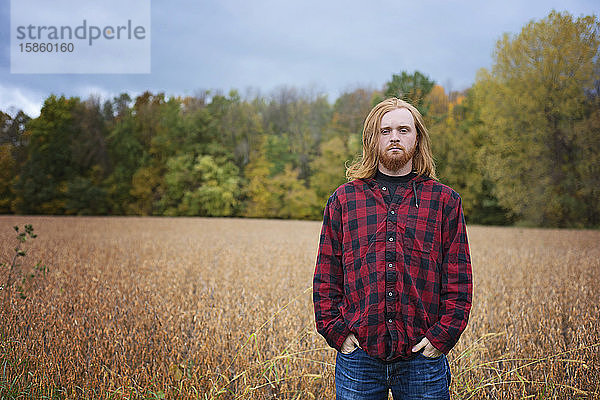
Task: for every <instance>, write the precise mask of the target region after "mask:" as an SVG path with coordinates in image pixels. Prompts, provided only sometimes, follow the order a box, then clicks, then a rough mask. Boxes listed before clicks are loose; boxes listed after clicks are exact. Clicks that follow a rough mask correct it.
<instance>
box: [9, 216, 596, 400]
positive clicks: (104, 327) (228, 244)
mask: <svg viewBox="0 0 600 400" xmlns="http://www.w3.org/2000/svg"><path fill="white" fill-rule="evenodd" d="M26 223H29V224H33V226H34V228H35V232H36V233H37V234H38V235H39V237H38V238H37V239H35V240H32V241H29V242H27V244H26V245H27V247H28V248H29V249H30V250H29V252H28V254H27V256H26V257H24V258H22V261H23V262H24V263H25V264H26V265H33V264H34V263H36V262H37V261H38V260H42V261H43V263H44V264H45V265H47V267H48V268H49V272H48V273H47V275H46V276H45V277H38V278H36V279H35V281H33V285H29V286H26V287H25V294H26V296H27V297H26V298H25V299H21V298H20V297H19V296H17V295H16V293H15V291H14V290H12V291H10V292H9V291H7V290H4V291H1V292H0V300H1V301H2V308H1V309H0V398H44V397H46V398H117V399H121V398H199V399H215V398H222V399H261V398H288V399H305V398H318V399H329V398H333V397H334V396H333V393H334V392H333V388H334V384H333V362H334V357H335V351H334V350H331V349H328V348H327V345H326V343H325V341H324V340H323V339H322V338H321V337H320V336H319V335H318V334H317V333H316V331H315V328H314V317H313V309H312V297H311V288H310V286H311V281H312V274H313V271H314V262H315V256H316V249H317V242H318V233H319V229H320V223H319V222H299V221H279V220H248V219H202V218H95V217H90V218H75V217H20V216H3V217H0V261H2V262H6V261H7V260H9V258H10V257H11V255H12V254H13V253H14V246H15V232H14V231H13V229H12V226H14V225H17V224H18V225H23V224H26ZM469 239H470V245H471V254H472V261H473V272H474V288H475V289H474V304H473V310H472V313H471V320H470V323H469V326H468V328H467V330H466V331H465V333H464V334H463V336H462V338H461V340H460V341H459V343H458V345H457V346H456V347H455V349H454V350H453V351H452V352H451V354H450V356H449V359H450V362H451V367H452V370H453V383H452V387H451V390H452V392H453V397H454V398H461V399H468V398H472V399H484V398H485V399H523V398H535V399H538V398H560V399H572V398H587V399H593V398H600V383H599V382H600V356H599V353H600V346H599V343H600V319H599V315H600V284H599V279H598V275H599V272H600V232H598V231H559V230H536V229H520V228H489V227H475V226H474V227H470V228H469ZM5 279H6V271H1V272H0V282H2V283H4V282H5Z"/></svg>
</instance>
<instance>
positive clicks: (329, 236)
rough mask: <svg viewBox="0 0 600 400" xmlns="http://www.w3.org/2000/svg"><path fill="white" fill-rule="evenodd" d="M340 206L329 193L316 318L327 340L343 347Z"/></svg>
mask: <svg viewBox="0 0 600 400" xmlns="http://www.w3.org/2000/svg"><path fill="white" fill-rule="evenodd" d="M341 259H342V221H341V207H340V204H339V200H338V198H337V196H336V195H335V193H334V194H333V195H331V197H329V200H328V201H327V205H326V206H325V212H324V215H323V226H322V228H321V236H320V239H319V252H318V255H317V263H316V267H315V274H314V278H313V304H314V308H315V322H316V325H317V332H319V333H320V334H321V335H323V337H324V338H325V340H326V341H327V343H328V344H329V345H330V346H331V347H333V348H334V349H336V350H338V351H340V349H341V347H342V343H343V342H344V340H345V339H346V337H348V335H349V334H350V330H349V329H348V327H347V326H346V323H345V322H344V318H343V317H342V314H341V312H340V307H341V306H342V304H343V301H344V271H343V267H342V261H341Z"/></svg>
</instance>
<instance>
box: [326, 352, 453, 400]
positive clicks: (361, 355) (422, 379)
mask: <svg viewBox="0 0 600 400" xmlns="http://www.w3.org/2000/svg"><path fill="white" fill-rule="evenodd" d="M449 386H450V366H449V365H448V360H447V359H446V356H445V355H442V356H440V357H438V358H427V357H425V356H423V355H422V354H420V353H419V354H418V355H417V356H416V358H414V359H412V360H407V361H397V362H394V363H390V364H385V363H383V362H381V361H379V360H377V359H375V358H372V357H370V356H369V355H368V354H367V353H365V351H364V350H363V349H361V348H359V347H357V348H356V349H355V350H354V351H353V352H352V353H350V354H343V353H340V352H338V354H337V357H336V361H335V394H336V399H337V400H358V399H361V400H387V398H388V393H389V390H390V389H391V390H392V395H393V397H394V400H416V399H436V400H442V399H450V392H449Z"/></svg>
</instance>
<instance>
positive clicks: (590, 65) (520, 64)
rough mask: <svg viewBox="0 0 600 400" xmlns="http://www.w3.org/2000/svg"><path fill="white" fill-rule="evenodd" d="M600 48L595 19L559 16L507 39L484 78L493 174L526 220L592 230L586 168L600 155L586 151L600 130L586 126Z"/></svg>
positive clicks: (502, 197)
mask: <svg viewBox="0 0 600 400" xmlns="http://www.w3.org/2000/svg"><path fill="white" fill-rule="evenodd" d="M599 49H600V36H599V22H598V20H597V19H596V18H595V17H591V16H588V17H580V18H577V19H574V18H573V17H572V16H571V15H570V14H568V13H558V12H555V11H553V12H551V13H550V14H549V15H548V16H547V17H546V18H545V19H543V20H541V21H539V22H533V21H532V22H530V23H529V24H527V25H526V26H525V27H524V28H523V29H522V31H521V32H520V33H519V34H518V35H516V36H514V37H511V36H509V35H504V37H503V38H502V39H501V40H500V41H499V42H498V43H497V45H496V52H495V55H494V65H493V67H492V69H491V71H487V70H482V71H480V73H479V74H478V77H477V82H476V84H475V87H474V90H475V92H476V95H477V98H478V101H480V102H481V119H482V121H483V124H484V125H485V126H486V129H487V132H488V136H487V141H486V151H485V155H486V157H485V161H484V165H485V166H486V174H487V176H488V177H489V178H490V179H491V181H492V182H493V184H494V193H495V195H496V196H497V198H498V200H499V202H500V205H501V206H503V207H505V208H507V209H510V210H511V212H512V213H513V214H514V215H515V216H517V217H519V218H521V219H522V220H524V221H526V222H529V223H532V224H536V225H544V226H585V225H588V221H586V220H585V219H583V218H582V215H588V218H589V215H590V213H591V214H592V215H596V214H595V213H597V206H596V204H597V197H596V198H594V197H593V195H594V193H593V192H590V191H587V190H585V188H584V187H583V186H584V183H586V182H587V183H589V182H590V181H589V178H588V176H587V174H588V173H589V172H590V169H589V168H586V167H583V168H582V167H581V166H582V165H590V163H592V164H594V165H598V164H600V159H599V153H598V151H595V152H594V153H593V154H590V153H589V152H587V150H586V146H588V145H589V144H590V143H597V139H595V138H594V134H596V135H597V131H595V130H594V129H590V130H587V129H580V127H581V126H582V125H581V124H582V123H584V124H585V122H584V121H586V118H593V117H592V114H593V113H592V114H590V113H589V112H587V113H586V110H589V106H588V104H590V103H589V100H588V98H587V97H586V92H587V91H589V90H590V88H592V87H593V85H594V83H595V82H596V81H597V80H598V67H597V66H598V59H599V55H600V53H599V51H600V50H599ZM590 123H591V122H590ZM591 124H592V125H593V123H591ZM584 157H586V159H584ZM590 158H591V159H590ZM590 207H592V208H596V211H592V210H590ZM582 210H586V211H583V212H582ZM593 218H595V220H596V221H597V220H598V218H597V217H593Z"/></svg>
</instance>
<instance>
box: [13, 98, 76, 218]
mask: <svg viewBox="0 0 600 400" xmlns="http://www.w3.org/2000/svg"><path fill="white" fill-rule="evenodd" d="M79 102H80V101H79V99H78V98H72V99H67V98H65V97H64V96H61V97H59V98H58V97H56V96H54V95H51V96H50V97H49V98H47V99H46V101H45V102H44V105H43V107H42V110H41V113H40V116H39V117H38V118H36V119H33V120H31V121H29V124H28V125H27V127H28V129H29V130H30V132H31V133H30V143H29V146H28V158H27V161H26V162H25V164H24V165H23V167H22V169H21V173H20V175H19V177H18V179H17V182H16V183H15V189H16V191H17V197H16V199H15V203H14V204H15V210H16V211H17V212H19V213H24V214H25V213H27V214H30V213H42V214H64V212H65V211H66V204H67V201H68V196H67V191H68V182H69V180H70V179H72V178H73V177H74V176H76V174H77V166H76V165H74V163H73V162H72V153H71V150H72V143H73V141H74V138H75V137H76V136H77V135H76V129H77V128H76V126H75V124H74V120H73V111H74V110H75V108H76V107H77V106H78V105H79Z"/></svg>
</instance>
